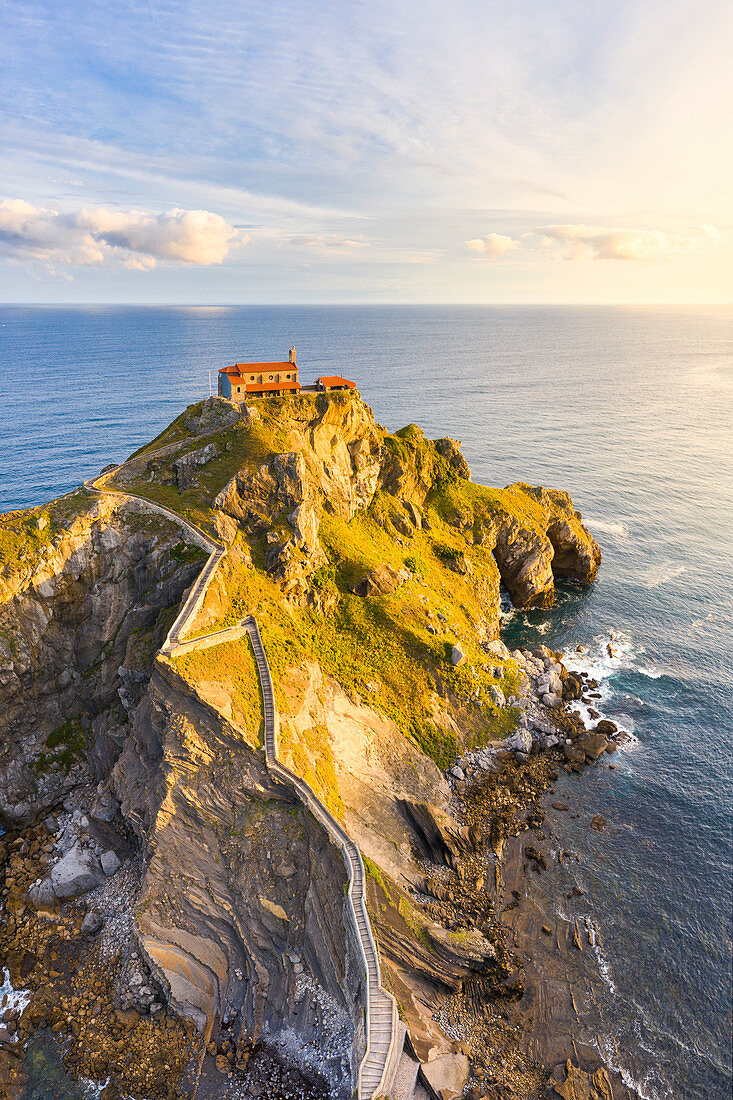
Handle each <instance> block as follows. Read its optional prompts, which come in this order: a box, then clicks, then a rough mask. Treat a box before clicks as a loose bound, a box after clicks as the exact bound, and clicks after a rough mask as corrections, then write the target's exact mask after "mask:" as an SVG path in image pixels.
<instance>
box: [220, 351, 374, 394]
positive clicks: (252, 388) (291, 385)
mask: <svg viewBox="0 0 733 1100" xmlns="http://www.w3.org/2000/svg"><path fill="white" fill-rule="evenodd" d="M355 389H356V383H355V382H350V381H349V379H348V378H342V377H341V376H340V375H338V374H332V375H322V376H321V377H320V378H316V380H315V382H314V383H313V385H312V386H302V385H301V384H300V381H299V380H298V364H297V362H296V358H295V348H291V349H290V355H289V358H288V360H287V362H281V363H234V364H233V365H232V366H231V367H222V368H221V370H220V371H219V390H218V392H219V397H225V398H226V399H227V400H228V401H236V402H246V401H250V400H252V399H257V398H261V397H277V396H287V395H289V394H298V393H328V392H329V391H331V390H355Z"/></svg>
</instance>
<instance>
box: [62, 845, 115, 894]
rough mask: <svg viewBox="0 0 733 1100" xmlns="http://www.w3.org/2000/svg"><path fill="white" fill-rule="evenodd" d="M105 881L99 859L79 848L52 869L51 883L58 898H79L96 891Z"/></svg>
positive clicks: (74, 848)
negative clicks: (81, 895)
mask: <svg viewBox="0 0 733 1100" xmlns="http://www.w3.org/2000/svg"><path fill="white" fill-rule="evenodd" d="M102 880H103V873H102V868H101V866H100V864H99V860H98V859H97V857H96V856H95V855H94V854H93V853H92V852H89V851H86V850H85V849H83V848H79V847H78V846H75V847H73V848H72V849H71V850H70V851H68V852H67V853H66V855H65V856H63V858H62V859H60V860H59V861H58V863H55V864H54V866H53V868H52V869H51V883H52V885H53V889H54V893H55V894H56V897H57V898H77V897H79V895H80V894H86V893H88V892H89V891H90V890H94V888H95V887H96V886H99V884H100V883H101V882H102Z"/></svg>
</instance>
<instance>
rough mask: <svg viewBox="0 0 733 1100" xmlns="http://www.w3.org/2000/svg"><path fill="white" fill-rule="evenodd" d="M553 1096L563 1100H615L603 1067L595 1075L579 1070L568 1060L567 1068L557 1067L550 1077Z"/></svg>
mask: <svg viewBox="0 0 733 1100" xmlns="http://www.w3.org/2000/svg"><path fill="white" fill-rule="evenodd" d="M550 1085H551V1086H553V1095H555V1096H561V1097H562V1098H563V1100H613V1089H612V1088H611V1082H610V1080H609V1078H608V1074H607V1073H606V1070H605V1068H604V1067H603V1066H600V1067H599V1068H598V1069H597V1070H596V1071H595V1072H594V1073H588V1072H586V1071H585V1070H582V1069H579V1068H578V1066H575V1065H573V1063H572V1062H571V1061H570V1059H569V1058H568V1060H567V1062H566V1063H565V1066H562V1065H560V1066H556V1067H555V1069H554V1070H553V1073H552V1076H551V1077H550Z"/></svg>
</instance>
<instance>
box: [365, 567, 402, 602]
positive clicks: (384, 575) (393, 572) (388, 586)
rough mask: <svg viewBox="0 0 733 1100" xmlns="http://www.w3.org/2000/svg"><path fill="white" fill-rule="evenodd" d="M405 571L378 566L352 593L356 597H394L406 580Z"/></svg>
mask: <svg viewBox="0 0 733 1100" xmlns="http://www.w3.org/2000/svg"><path fill="white" fill-rule="evenodd" d="M406 577H407V575H406V572H405V570H403V569H400V570H397V569H393V568H392V566H391V565H377V566H376V568H374V569H372V570H371V572H369V573H367V574H366V576H365V577H362V579H361V580H360V581H359V583H358V584H355V585H354V587H353V588H352V590H351V591H352V592H353V593H354V595H355V596H375V595H378V596H392V595H394V593H395V592H396V591H397V589H398V588H399V587H400V585H401V584H404V582H405V580H406Z"/></svg>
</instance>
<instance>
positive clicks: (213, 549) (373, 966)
mask: <svg viewBox="0 0 733 1100" xmlns="http://www.w3.org/2000/svg"><path fill="white" fill-rule="evenodd" d="M151 453H154V452H151ZM119 468H120V467H116V468H115V469H113V470H110V471H108V473H106V474H103V475H101V476H99V477H96V478H90V479H89V480H88V481H85V482H84V488H85V489H87V490H89V491H90V492H95V493H99V494H100V495H101V494H103V493H107V494H109V495H111V496H116V497H120V498H122V499H124V500H127V501H134V502H135V503H136V504H137V505H142V506H143V507H144V508H145V509H146V510H148V511H153V512H158V513H159V514H160V515H163V516H165V517H166V518H168V519H170V520H173V522H175V523H176V524H178V526H180V527H182V528H183V529H184V530H185V531H186V532H187V533H188V535H189V536H190V537H191V538H192V541H193V542H195V543H196V545H198V546H202V547H204V548H205V549H208V550H209V551H210V555H209V559H208V561H207V562H206V565H205V566H204V568H203V569H202V571H201V573H200V574H199V576H198V577H197V579H196V582H195V584H194V585H193V587H192V588H191V591H190V592H189V594H188V596H187V597H186V600H185V602H184V604H183V606H182V608H181V610H180V612H179V614H178V616H177V617H176V620H175V622H174V623H173V626H172V627H171V629H170V631H169V632H168V636H167V638H166V640H165V642H164V644H163V646H162V648H161V650H160V652H161V654H164V655H165V656H167V657H172V656H173V655H174V654H175V652H176V651H177V650H178V649H179V647H181V646H183V644H184V638H185V635H186V632H187V630H189V629H190V627H191V625H192V623H193V621H194V618H195V617H196V614H197V613H198V611H199V609H200V607H201V605H202V603H203V601H204V597H205V595H206V591H207V589H208V587H209V585H210V583H211V581H212V580H213V578H214V576H215V574H216V571H217V569H218V567H219V564H220V563H221V561H222V560H223V558H224V557H225V556H226V553H227V550H226V546H223V545H222V544H221V543H219V542H217V541H216V540H215V539H213V538H211V536H210V535H207V534H205V533H204V532H203V531H201V530H200V529H199V528H198V527H195V526H194V525H193V524H192V523H189V521H188V520H186V519H184V518H183V516H180V515H178V513H177V512H174V511H173V510H172V509H170V508H166V507H165V505H162V504H156V503H154V502H153V501H149V500H147V499H146V498H144V497H138V496H135V495H134V494H131V493H123V492H120V491H118V490H114V489H107V488H106V485H105V482H106V481H107V480H108V479H109V478H111V477H112V476H113V475H114V474H116V473H117V471H118V470H119ZM242 625H243V627H244V628H245V630H246V631H247V633H248V634H249V637H250V639H251V642H252V650H253V653H254V657H255V662H256V664H257V671H258V674H259V679H260V686H261V689H262V705H263V712H264V726H265V734H264V742H265V760H266V763H267V766H268V768H269V770H270V771H271V772H272V774H273V775H277V776H279V778H280V779H281V780H283V781H284V782H285V783H287V784H288V785H289V786H291V787H293V788H294V789H295V790H296V791H297V793H298V795H299V797H300V798H301V800H302V802H303V803H304V805H305V806H306V807H307V808H308V809H309V810H310V812H311V813H312V814H313V816H314V817H315V818H316V820H317V821H318V822H319V824H320V825H322V827H323V828H324V829H325V830H326V831H327V832H328V834H329V835H330V837H331V839H332V840H333V841H334V842H335V843H336V844H337V845H338V847H339V848H340V849H341V852H342V853H343V856H344V862H345V864H346V869H347V872H348V876H349V890H348V898H349V902H350V908H351V911H352V914H353V919H354V925H355V929H356V932H357V935H358V939H359V944H360V946H361V954H362V961H363V964H364V974H365V977H366V983H367V998H366V1035H367V1047H366V1053H365V1054H364V1057H363V1059H362V1061H361V1065H360V1067H359V1083H358V1091H357V1095H358V1100H377V1097H381V1096H384V1097H386V1096H387V1095H388V1093H389V1088H390V1084H391V1082H392V1081H394V1078H395V1074H396V1073H397V1069H398V1066H399V1064H400V1059H401V1057H402V1050H403V1045H404V1038H405V1027H404V1024H402V1023H400V1020H399V1017H398V1014H397V1003H396V1001H395V999H394V997H392V996H391V994H389V993H388V992H387V991H386V990H385V989H384V987H383V986H382V985H381V983H380V970H379V956H378V954H377V947H376V944H375V942H374V936H373V934H372V929H371V924H370V921H369V915H368V913H367V907H366V882H365V873H364V864H363V862H362V858H361V853H360V852H359V849H358V847H357V846H356V844H355V843H354V841H353V840H352V839H351V837H350V836H349V834H348V833H347V832H346V830H345V829H344V828H343V826H342V825H340V824H339V822H338V821H337V820H336V818H335V817H333V815H332V814H331V813H330V812H329V811H328V810H327V809H326V807H325V806H324V805H323V803H322V802H321V801H320V799H318V798H317V797H316V795H315V794H314V793H313V791H312V790H311V788H310V787H309V786H308V784H307V783H305V782H304V781H303V780H302V779H301V778H300V776H297V775H295V773H294V772H291V771H290V770H289V769H288V768H286V767H285V766H284V765H283V764H281V763H280V761H279V759H278V731H279V717H278V713H277V707H276V706H275V696H274V693H273V690H272V677H271V676H270V666H269V663H268V661H267V655H266V654H265V649H264V646H263V644H262V638H261V636H260V631H259V627H258V626H257V623H256V621H255V619H254V617H252V616H250V617H249V618H247V619H245V620H244V621H243V623H242ZM215 633H218V632H215ZM208 637H209V636H208V635H205V636H202V637H201V638H200V639H196V641H200V642H201V644H202V645H203V644H205V643H206V640H207V639H208ZM191 644H192V643H191V642H189V643H188V644H187V648H188V647H189V646H190V645H191Z"/></svg>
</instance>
